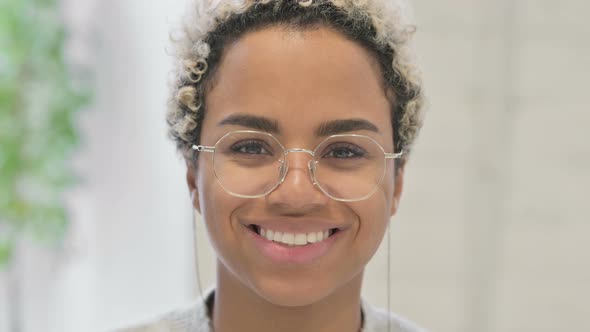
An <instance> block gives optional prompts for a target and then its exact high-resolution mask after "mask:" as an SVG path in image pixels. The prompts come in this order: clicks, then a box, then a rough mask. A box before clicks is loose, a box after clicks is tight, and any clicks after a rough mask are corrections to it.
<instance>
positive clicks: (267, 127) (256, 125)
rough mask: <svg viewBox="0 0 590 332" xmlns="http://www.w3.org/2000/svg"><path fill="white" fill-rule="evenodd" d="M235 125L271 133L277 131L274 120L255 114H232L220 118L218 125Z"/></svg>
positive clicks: (277, 127)
mask: <svg viewBox="0 0 590 332" xmlns="http://www.w3.org/2000/svg"><path fill="white" fill-rule="evenodd" d="M224 125H235V126H242V127H247V128H251V129H256V130H262V131H266V132H269V133H273V134H278V133H279V131H280V130H279V125H278V123H277V121H276V120H271V119H269V118H266V117H263V116H257V115H249V114H232V115H230V116H228V117H227V118H225V119H223V120H221V122H219V124H218V126H224Z"/></svg>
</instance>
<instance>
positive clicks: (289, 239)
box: [248, 224, 341, 246]
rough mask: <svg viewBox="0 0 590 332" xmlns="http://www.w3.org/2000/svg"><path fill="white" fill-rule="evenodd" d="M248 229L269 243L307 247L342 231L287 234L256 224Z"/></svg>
mask: <svg viewBox="0 0 590 332" xmlns="http://www.w3.org/2000/svg"><path fill="white" fill-rule="evenodd" d="M248 228H249V229H250V230H251V231H252V232H254V233H256V234H258V235H259V236H261V237H263V238H265V239H267V240H269V241H273V242H277V243H281V244H285V245H287V246H305V245H308V244H313V243H318V242H322V241H325V240H326V239H328V238H330V237H332V236H333V235H334V234H337V233H338V232H340V231H341V230H340V229H339V228H331V229H329V230H325V231H317V232H310V233H287V232H278V231H273V230H270V229H264V228H262V227H260V226H259V225H255V224H251V225H248Z"/></svg>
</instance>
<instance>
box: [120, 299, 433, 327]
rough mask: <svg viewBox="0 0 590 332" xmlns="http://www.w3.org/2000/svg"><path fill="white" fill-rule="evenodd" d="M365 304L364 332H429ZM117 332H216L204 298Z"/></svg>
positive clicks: (365, 302) (208, 300) (209, 300)
mask: <svg viewBox="0 0 590 332" xmlns="http://www.w3.org/2000/svg"><path fill="white" fill-rule="evenodd" d="M214 293H215V291H214V289H213V288H211V289H210V290H208V291H207V292H206V300H207V303H208V304H209V305H211V303H212V301H213V298H214V297H213V295H214ZM361 303H362V313H363V329H362V332H427V331H426V330H423V329H421V328H419V327H417V326H416V325H414V324H412V323H411V322H409V321H408V320H406V319H404V318H402V317H399V316H397V315H394V314H391V313H388V312H387V311H386V310H383V309H380V308H375V307H373V306H371V305H370V304H369V303H368V302H367V301H365V300H364V299H362V300H361ZM387 320H389V321H390V328H391V330H390V331H387ZM114 332H212V329H211V327H210V320H209V315H208V309H207V306H206V305H205V303H204V302H203V300H202V298H200V299H199V300H197V301H196V302H194V303H193V304H191V305H190V306H188V307H186V308H183V309H179V310H175V311H172V312H169V313H168V314H165V315H163V316H161V317H159V318H157V319H155V320H153V321H151V322H147V323H144V324H139V325H136V326H134V327H128V328H125V329H120V330H116V331H114Z"/></svg>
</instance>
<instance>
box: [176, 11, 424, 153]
mask: <svg viewBox="0 0 590 332" xmlns="http://www.w3.org/2000/svg"><path fill="white" fill-rule="evenodd" d="M193 5H194V7H192V9H193V10H192V13H190V14H189V15H188V16H187V17H186V18H185V21H184V24H183V25H182V28H181V29H180V31H179V35H177V36H172V42H173V45H174V50H175V52H174V56H175V61H176V63H175V67H174V69H173V81H172V82H171V94H170V99H169V103H168V112H167V117H166V118H167V119H166V120H167V122H168V126H169V136H170V137H171V138H172V139H173V140H174V141H175V142H176V148H177V150H178V151H179V152H181V153H182V154H183V155H184V156H185V158H187V159H188V160H192V161H193V162H195V161H196V158H197V157H196V154H194V153H192V150H191V147H192V145H193V144H199V140H200V135H201V123H202V121H203V119H204V117H205V115H206V103H205V98H206V93H207V91H208V90H209V89H210V88H211V87H212V85H213V83H212V82H213V81H214V79H215V72H216V70H217V67H218V66H219V62H220V59H221V56H222V54H223V51H224V49H225V47H226V46H228V45H230V44H231V43H232V42H235V41H236V40H238V39H239V38H240V37H242V36H243V35H244V34H245V33H247V32H251V31H256V30H260V29H262V28H265V27H270V26H281V27H285V28H289V29H296V30H297V29H298V30H304V29H311V28H316V27H320V26H325V27H328V28H332V29H334V30H336V31H339V32H340V33H342V34H343V35H345V36H346V37H348V38H350V39H352V40H354V41H356V42H358V43H359V44H360V45H361V46H363V47H364V48H365V49H367V50H368V51H369V52H370V53H371V54H373V55H374V56H375V58H376V59H377V60H378V62H379V64H380V66H381V69H382V73H383V83H384V84H383V85H384V90H385V93H386V96H387V97H388V99H389V100H390V104H391V119H392V120H391V121H392V128H393V133H394V134H393V135H394V137H393V140H394V143H395V149H396V151H404V159H403V161H402V164H403V163H405V161H406V160H407V157H408V155H409V152H410V150H411V147H412V145H413V143H414V141H415V139H416V136H417V135H418V132H419V130H420V128H421V126H422V113H423V111H422V109H423V104H424V98H423V94H422V88H421V85H422V83H421V78H420V73H419V70H418V67H417V65H416V64H415V62H414V58H413V57H412V55H411V52H410V51H411V47H410V43H409V42H410V39H411V37H412V35H413V34H414V32H415V28H414V26H413V25H411V24H407V23H405V17H404V15H403V13H402V9H401V7H400V6H399V3H398V2H397V1H393V0H196V2H194V3H193Z"/></svg>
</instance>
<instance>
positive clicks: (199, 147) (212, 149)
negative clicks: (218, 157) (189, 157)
mask: <svg viewBox="0 0 590 332" xmlns="http://www.w3.org/2000/svg"><path fill="white" fill-rule="evenodd" d="M192 149H193V150H196V151H197V152H215V147H214V146H205V145H193V146H192Z"/></svg>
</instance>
